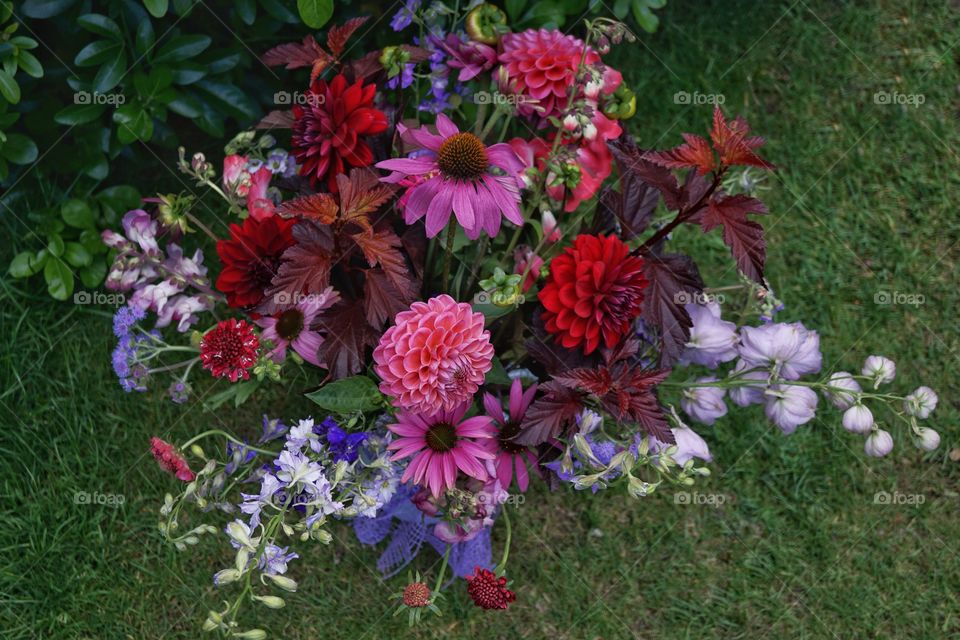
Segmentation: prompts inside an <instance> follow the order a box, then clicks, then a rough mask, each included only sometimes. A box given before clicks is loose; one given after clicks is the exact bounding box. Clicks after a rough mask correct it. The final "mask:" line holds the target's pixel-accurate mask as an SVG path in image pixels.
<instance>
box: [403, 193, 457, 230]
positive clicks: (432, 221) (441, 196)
mask: <svg viewBox="0 0 960 640" xmlns="http://www.w3.org/2000/svg"><path fill="white" fill-rule="evenodd" d="M432 181H437V182H438V183H439V186H438V187H437V194H436V197H434V198H433V200H432V201H431V202H430V207H429V208H428V209H427V237H428V238H432V237H434V236H436V235H437V234H438V233H440V231H442V230H443V228H444V227H445V226H447V221H448V220H450V202H451V200H453V192H454V187H453V185H452V184H451V183H449V182H448V181H446V180H443V179H442V178H433V180H432ZM432 181H431V182H432ZM407 206H408V207H409V206H410V203H407Z"/></svg>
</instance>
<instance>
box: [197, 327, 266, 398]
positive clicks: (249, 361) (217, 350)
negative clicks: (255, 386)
mask: <svg viewBox="0 0 960 640" xmlns="http://www.w3.org/2000/svg"><path fill="white" fill-rule="evenodd" d="M259 347H260V340H259V339H258V338H257V334H255V333H254V332H253V326H252V325H249V324H247V322H246V321H244V320H237V319H236V318H230V319H229V320H222V321H221V322H220V323H219V324H217V326H216V327H214V328H213V329H211V330H210V331H208V332H207V333H205V334H204V336H203V338H202V339H201V340H200V363H201V364H202V365H203V368H204V369H209V370H210V373H212V374H213V376H214V377H215V378H230V382H236V381H237V380H238V379H239V378H243V379H244V380H248V379H249V378H250V372H249V371H248V369H250V368H251V367H253V365H254V364H256V362H257V349H258V348H259Z"/></svg>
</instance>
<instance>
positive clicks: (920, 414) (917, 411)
mask: <svg viewBox="0 0 960 640" xmlns="http://www.w3.org/2000/svg"><path fill="white" fill-rule="evenodd" d="M938 400H939V398H937V393H936V392H935V391H934V390H933V389H931V388H930V387H919V388H918V389H917V390H916V391H914V392H913V393H911V394H910V395H908V396H907V397H906V398H904V399H903V410H904V411H906V412H907V415H911V416H914V417H917V418H920V419H921V420H926V419H927V418H928V417H929V416H930V414H931V413H933V410H934V409H936V408H937V401H938Z"/></svg>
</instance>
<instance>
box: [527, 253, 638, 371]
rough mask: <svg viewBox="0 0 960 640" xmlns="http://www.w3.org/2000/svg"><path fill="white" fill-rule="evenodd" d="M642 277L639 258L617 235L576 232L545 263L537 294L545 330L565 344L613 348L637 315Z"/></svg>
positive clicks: (587, 349)
mask: <svg viewBox="0 0 960 640" xmlns="http://www.w3.org/2000/svg"><path fill="white" fill-rule="evenodd" d="M646 287H647V279H646V278H645V277H644V275H643V259H641V258H639V257H636V256H632V255H630V248H629V247H628V246H627V245H626V244H624V243H623V242H622V241H621V240H620V239H619V238H617V237H616V236H603V235H598V236H591V235H580V236H577V238H576V240H574V243H573V246H572V247H567V249H566V250H565V251H564V253H562V254H561V255H559V256H557V257H556V258H554V259H553V261H552V262H551V263H550V276H549V278H548V279H547V283H546V284H545V285H544V287H543V289H541V290H540V293H539V294H537V297H538V298H539V299H540V302H541V303H542V304H543V307H544V309H545V311H544V312H543V320H544V324H545V326H546V329H547V331H548V332H549V333H551V334H553V335H554V336H555V337H556V338H557V340H558V341H559V343H560V344H561V345H562V346H563V347H565V348H567V349H572V348H573V347H578V346H582V347H583V350H584V353H586V354H588V355H589V354H591V353H593V352H594V351H596V349H597V348H598V347H599V346H601V344H604V345H606V347H607V348H612V347H613V346H614V345H616V344H617V343H618V342H620V339H621V338H622V337H623V336H624V335H626V334H627V332H629V331H630V325H631V323H632V322H633V320H635V319H636V318H637V316H639V315H640V311H641V306H642V304H643V291H644V289H645V288H646Z"/></svg>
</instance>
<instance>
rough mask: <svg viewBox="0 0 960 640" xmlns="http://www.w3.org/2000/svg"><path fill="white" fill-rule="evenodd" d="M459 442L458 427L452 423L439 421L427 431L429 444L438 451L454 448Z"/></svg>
mask: <svg viewBox="0 0 960 640" xmlns="http://www.w3.org/2000/svg"><path fill="white" fill-rule="evenodd" d="M456 443H457V429H456V427H454V426H453V425H452V424H448V423H446V422H438V423H437V424H435V425H433V426H432V427H430V429H429V430H428V431H427V446H428V447H430V448H431V449H433V450H434V451H436V452H438V453H445V452H447V451H450V450H451V449H453V446H454V445H455V444H456Z"/></svg>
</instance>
